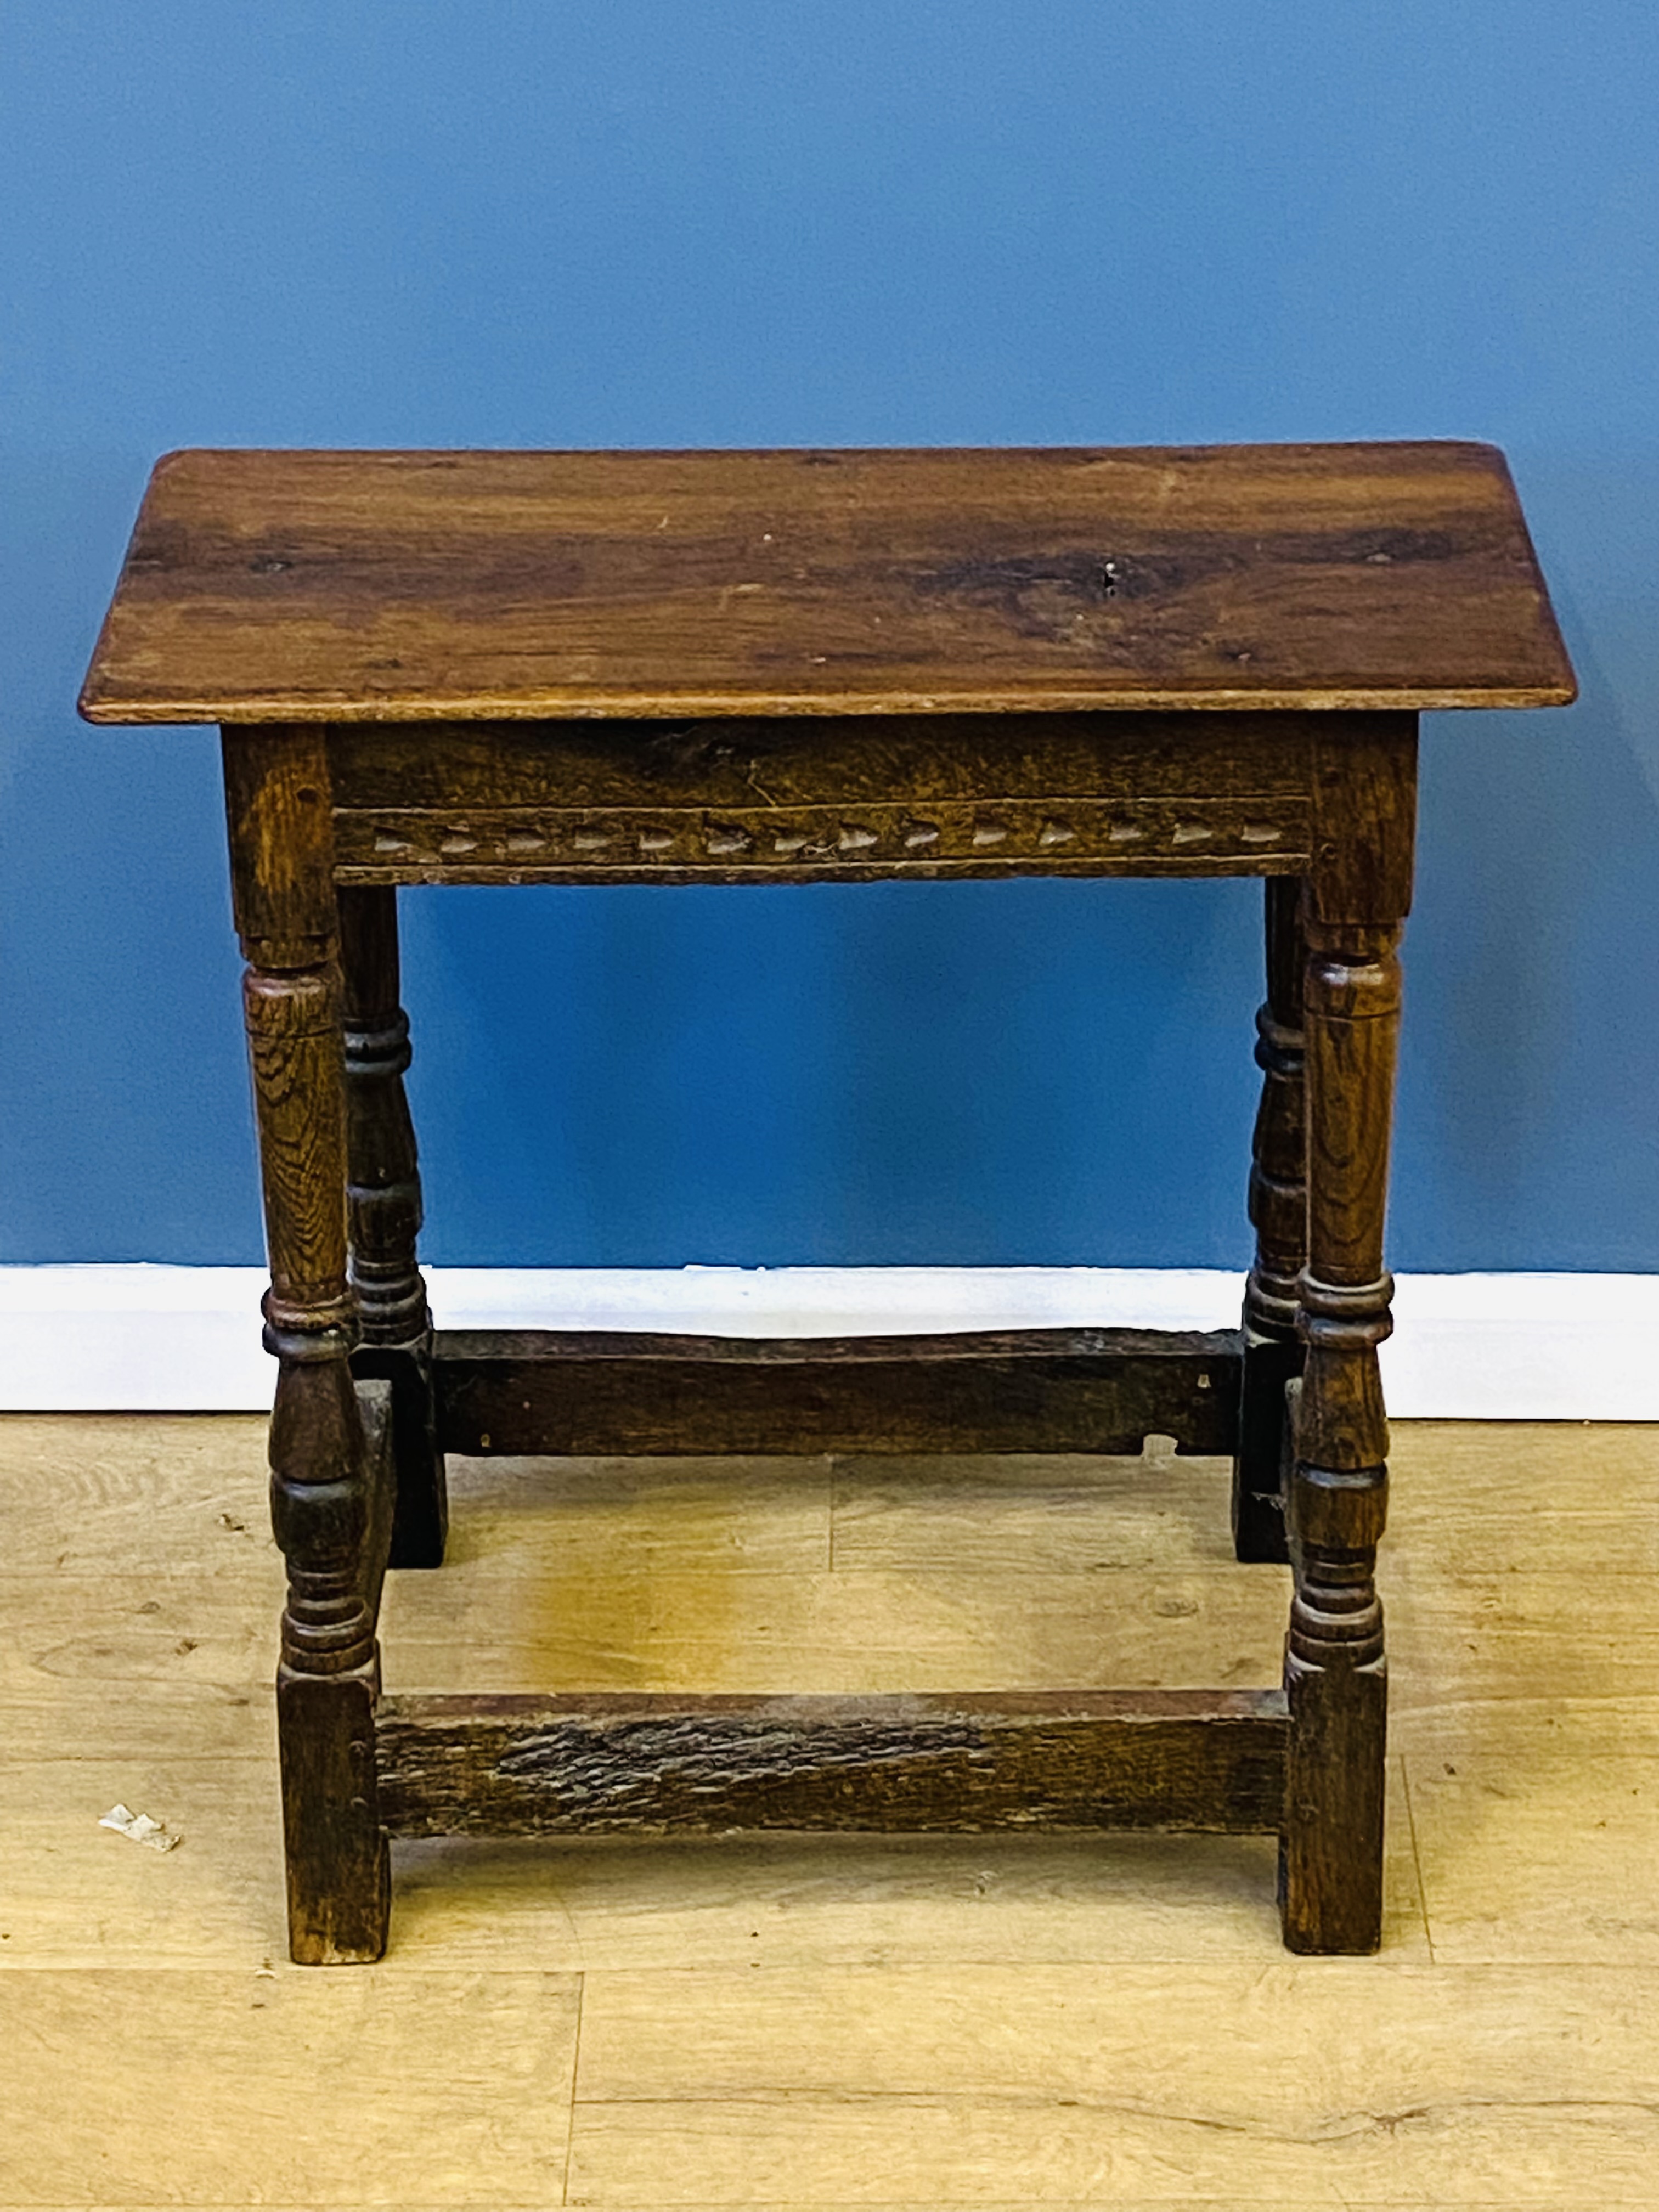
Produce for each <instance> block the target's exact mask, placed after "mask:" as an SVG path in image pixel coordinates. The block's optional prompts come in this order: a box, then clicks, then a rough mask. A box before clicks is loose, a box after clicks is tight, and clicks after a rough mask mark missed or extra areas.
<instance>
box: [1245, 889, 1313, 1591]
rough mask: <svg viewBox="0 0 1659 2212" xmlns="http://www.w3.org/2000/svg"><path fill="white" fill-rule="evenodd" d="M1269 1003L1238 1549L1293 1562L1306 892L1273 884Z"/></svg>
mask: <svg viewBox="0 0 1659 2212" xmlns="http://www.w3.org/2000/svg"><path fill="white" fill-rule="evenodd" d="M1263 889H1264V890H1265V893H1266V899H1265V906H1266V915H1267V933H1266V934H1267V998H1266V1000H1264V1001H1263V1003H1262V1006H1261V1009H1260V1011H1259V1012H1257V1014H1256V1018H1255V1028H1256V1046H1255V1060H1256V1065H1257V1066H1258V1067H1259V1068H1260V1069H1261V1105H1260V1107H1259V1108H1258V1109H1257V1112H1256V1117H1255V1139H1254V1142H1253V1144H1252V1146H1251V1154H1252V1157H1251V1163H1250V1195H1249V1218H1250V1221H1251V1224H1252V1225H1253V1226H1254V1228H1255V1239H1256V1241H1255V1263H1254V1265H1253V1266H1252V1267H1251V1269H1250V1273H1249V1279H1248V1281H1247V1282H1246V1284H1245V1286H1244V1371H1243V1384H1242V1388H1241V1389H1240V1393H1239V1407H1238V1443H1237V1450H1236V1452H1235V1455H1234V1459H1233V1492H1232V1520H1233V1548H1234V1550H1235V1552H1236V1553H1237V1556H1238V1557H1239V1558H1240V1559H1251V1560H1277V1561H1281V1562H1282V1561H1283V1560H1284V1559H1285V1558H1286V1556H1287V1553H1286V1551H1285V1511H1284V1498H1283V1487H1284V1480H1285V1455H1286V1453H1285V1443H1286V1433H1287V1413H1286V1404H1285V1386H1286V1384H1288V1383H1291V1381H1293V1380H1294V1378H1295V1377H1296V1376H1298V1375H1300V1373H1301V1372H1302V1345H1301V1340H1300V1338H1299V1336H1298V1334H1297V1316H1298V1315H1299V1313H1300V1310H1301V1300H1300V1295H1299V1291H1298V1281H1299V1278H1300V1276H1301V1273H1302V1268H1303V1264H1304V1261H1306V1259H1307V1256H1308V1185H1307V1164H1306V1120H1305V1113H1304V1039H1303V1032H1302V970H1303V965H1304V960H1305V958H1306V953H1305V951H1304V945H1303V939H1302V926H1301V921H1300V908H1301V901H1302V884H1301V880H1300V878H1297V877H1293V876H1269V877H1268V878H1267V880H1266V883H1265V884H1264V886H1263Z"/></svg>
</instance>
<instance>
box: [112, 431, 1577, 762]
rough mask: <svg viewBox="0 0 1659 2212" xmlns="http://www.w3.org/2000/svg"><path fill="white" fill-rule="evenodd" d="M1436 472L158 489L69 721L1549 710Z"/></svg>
mask: <svg viewBox="0 0 1659 2212" xmlns="http://www.w3.org/2000/svg"><path fill="white" fill-rule="evenodd" d="M1573 696H1575V686H1574V680H1573V675H1572V670H1571V665H1569V662H1568V660H1567V657H1566V653H1565V649H1564V647H1563V646H1562V643H1561V639H1560V636H1559V632H1558V630H1557V629H1556V626H1555V622H1554V617H1553V614H1552V612H1551V610H1550V605H1549V600H1548V598H1547V593H1546V592H1545V588H1544V584H1543V580H1542V578H1541V575H1540V574H1539V570H1538V565H1537V562H1536V560H1535V558H1534V554H1533V550H1532V547H1531V544H1530V543H1529V542H1528V536H1527V531H1526V526H1525V523H1524V521H1523V520H1522V514H1521V510H1520V507H1519V504H1518V502H1517V501H1516V495H1515V490H1514V487H1513V486H1512V484H1511V483H1510V476H1509V471H1508V470H1507V468H1506V467H1505V465H1504V458H1503V456H1502V454H1501V453H1498V451H1497V450H1496V449H1495V448H1494V447H1490V446H1481V445H1471V444H1457V443H1450V442H1447V443H1421V444H1376V445H1306V446H1231V447H1142V448H1119V449H1115V450H1113V449H1105V448H1092V447H1090V448H1079V449H1069V448H1066V449H1053V450H1044V449H1036V450H1020V449H1014V448H1007V449H1001V448H998V449H987V450H979V451H960V450H955V451H953V450H914V451H875V452H811V451H799V452H796V451H781V452H761V453H718V452H715V453H641V452H620V453H495V452H471V453H297V452H289V453H284V452H185V453H170V454H168V455H167V457H166V458H165V459H162V460H161V461H160V462H158V463H157V465H156V467H155V473H154V475H153V477H152V478H151V481H150V484H149V490H148V492H147V493H146V495H145V498H144V503H143V509H142V511H141V513H140V514H139V517H138V521H137V528H136V530H135V532H134V534H133V539H132V544H131V547H130V549H129V550H128V554H127V558H126V563H125V567H124V568H123V570H122V572H121V578H120V581H119V584H118V587H117V590H116V593H115V598H114V601H113V604H112V606H111V608H110V611H109V614H108V617H107V618H106V622H105V625H104V629H103V634H102V635H101V636H100V640H99V642H98V647H97V650H96V652H95V653H94V658H93V662H92V666H91V670H90V671H89V673H88V678H87V682H86V686H85V689H84V690H83V692H82V700H81V710H82V714H85V715H86V716H87V718H88V720H91V721H94V722H198V721H201V722H269V721H319V722H343V721H416V720H496V719H514V720H519V719H542V718H550V717H565V716H665V715H666V716H679V715H685V716H696V715H711V714H882V713H902V714H917V713H924V714H925V713H933V712H939V713H947V712H949V713H964V712H991V711H1013V712H1018V711H1027V712H1029V711H1031V710H1058V709H1070V710H1077V709H1088V708H1141V709H1146V708H1304V707H1308V708H1401V709H1415V708H1437V707H1533V706H1559V705H1563V704H1565V703H1566V702H1568V701H1570V700H1571V698H1572V697H1573Z"/></svg>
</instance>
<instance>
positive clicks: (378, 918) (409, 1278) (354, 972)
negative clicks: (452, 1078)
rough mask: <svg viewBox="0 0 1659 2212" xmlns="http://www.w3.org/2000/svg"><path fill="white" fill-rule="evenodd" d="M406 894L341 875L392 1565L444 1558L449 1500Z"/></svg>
mask: <svg viewBox="0 0 1659 2212" xmlns="http://www.w3.org/2000/svg"><path fill="white" fill-rule="evenodd" d="M397 899H398V895H397V893H396V891H394V890H378V889H377V890H365V889H361V888H356V887H348V886H344V885H343V886H342V887H341V889H340V892H339V915H340V963H341V969H342V972H343V978H344V1014H345V1080H346V1152H347V1158H348V1163H349V1187H348V1190H347V1200H348V1206H347V1213H348V1220H349V1231H350V1243H351V1259H350V1270H349V1272H350V1279H351V1287H352V1290H353V1292H354V1293H355V1295H356V1300H357V1310H358V1315H359V1316H360V1319H361V1323H362V1344H361V1346H359V1348H358V1350H357V1351H356V1353H355V1354H354V1355H353V1358H352V1363H351V1364H352V1371H353V1373H354V1374H356V1375H358V1376H380V1377H381V1378H383V1379H384V1380H385V1381H386V1382H388V1383H391V1385H392V1409H393V1455H394V1457H395V1459H396V1462H397V1468H398V1514H397V1520H396V1522H395V1524H394V1527H393V1530H392V1565H393V1566H396V1567H435V1566H440V1565H442V1563H443V1556H444V1537H445V1533H446V1529H447V1522H448V1506H447V1495H446V1491H445V1486H444V1463H443V1455H442V1453H441V1450H440V1449H439V1445H438V1433H437V1418H436V1409H435V1405H434V1401H433V1392H432V1316H431V1315H430V1314H429V1313H428V1310H427V1303H426V1285H425V1283H424V1281H423V1280H422V1277H421V1273H420V1269H419V1267H417V1265H416V1252H415V1243H416V1236H417V1235H418V1233H419V1231H420V1226H421V1178H420V1171H419V1166H418V1164H417V1161H416V1150H415V1128H414V1124H413V1123H412V1121H410V1115H409V1103H408V1101H407V1099H406V1098H405V1097H404V1070H405V1069H406V1068H407V1067H408V1066H409V1061H410V1045H409V1020H408V1017H407V1016H406V1015H405V1014H404V1011H403V1008H402V1007H401V1006H399V1005H398V905H397Z"/></svg>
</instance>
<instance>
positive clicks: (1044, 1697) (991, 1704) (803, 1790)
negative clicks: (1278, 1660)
mask: <svg viewBox="0 0 1659 2212" xmlns="http://www.w3.org/2000/svg"><path fill="white" fill-rule="evenodd" d="M1287 1729H1288V1723H1287V1719H1286V1709H1285V1699H1284V1697H1283V1695H1282V1693H1281V1692H1279V1691H1277V1690H1245V1691H1239V1690H1141V1691H1123V1690H1114V1691H1099V1690H1092V1691H1047V1692H1032V1693H1030V1694H1026V1695H1012V1694H1004V1693H995V1694H993V1693H990V1692H986V1693H984V1694H973V1693H963V1694H961V1695H956V1696H951V1697H916V1696H897V1697H867V1698H859V1697H842V1698H838V1697H817V1698H787V1697H786V1698H763V1697H724V1698H707V1699H699V1700H693V1699H687V1698H685V1697H684V1696H643V1695H613V1696H599V1695H589V1696H574V1697H551V1698H550V1697H404V1698H385V1699H381V1701H380V1707H379V1710H378V1713H377V1717H376V1727H375V1735H376V1741H377V1751H378V1763H379V1768H380V1817H381V1819H382V1820H383V1821H384V1822H385V1823H386V1826H387V1827H388V1828H389V1829H390V1830H391V1832H392V1834H393V1835H401V1836H447V1835H472V1834H487V1835H632V1834H639V1835H650V1834H662V1833H665V1832H678V1833H681V1834H692V1835H696V1834H718V1833H720V1832H729V1831H735V1830H743V1829H763V1828H765V1829H783V1830H790V1829H794V1830H825V1829H829V1830H842V1831H862V1832H930V1833H938V1832H940V1831H946V1830H951V1831H960V1832H970V1833H974V1832H981V1831H986V1830H992V1829H999V1828H1018V1829H1028V1830H1029V1829H1037V1828H1042V1829H1056V1828H1070V1829H1099V1828H1164V1829H1188V1830H1210V1831H1214V1832H1225V1833H1231V1834H1272V1833H1275V1832H1278V1831H1279V1828H1280V1827H1281V1826H1282V1824H1283V1808H1284V1796H1285V1749H1286V1740H1287Z"/></svg>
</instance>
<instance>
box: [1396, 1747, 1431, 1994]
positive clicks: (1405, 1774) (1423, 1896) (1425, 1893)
mask: <svg viewBox="0 0 1659 2212" xmlns="http://www.w3.org/2000/svg"><path fill="white" fill-rule="evenodd" d="M1400 1789H1401V1796H1403V1797H1404V1798H1405V1800H1406V1832H1407V1835H1408V1836H1409V1837H1410V1838H1411V1846H1412V1872H1413V1874H1414V1875H1416V1877H1417V1909H1418V1911H1419V1913H1420V1914H1421V1916H1422V1920H1423V1941H1424V1942H1425V1943H1426V1944H1427V1946H1428V1950H1429V1964H1430V1965H1431V1966H1438V1965H1439V1963H1440V1961H1439V1960H1438V1959H1437V1958H1436V1956H1435V1951H1434V1930H1433V1929H1432V1928H1431V1926H1430V1924H1429V1886H1428V1883H1427V1882H1426V1881H1425V1880H1424V1878H1423V1854H1422V1852H1421V1851H1420V1850H1419V1849H1418V1844H1417V1814H1416V1813H1415V1811H1414V1810H1413V1806H1412V1777H1411V1768H1410V1765H1408V1763H1407V1759H1406V1758H1405V1756H1404V1754H1403V1753H1402V1754H1401V1760H1400Z"/></svg>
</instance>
